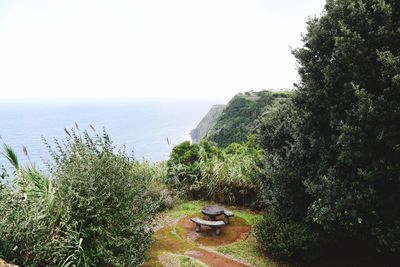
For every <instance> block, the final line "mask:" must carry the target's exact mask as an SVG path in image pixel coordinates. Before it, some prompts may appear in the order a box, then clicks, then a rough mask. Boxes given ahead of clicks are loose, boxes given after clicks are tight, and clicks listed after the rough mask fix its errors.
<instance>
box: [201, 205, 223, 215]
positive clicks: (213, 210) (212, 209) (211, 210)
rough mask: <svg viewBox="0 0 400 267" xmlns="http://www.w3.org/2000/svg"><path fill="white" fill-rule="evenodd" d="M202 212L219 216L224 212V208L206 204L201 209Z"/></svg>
mask: <svg viewBox="0 0 400 267" xmlns="http://www.w3.org/2000/svg"><path fill="white" fill-rule="evenodd" d="M201 212H202V213H203V214H205V215H211V216H218V215H222V214H223V213H224V208H222V207H220V206H205V207H204V208H202V209H201Z"/></svg>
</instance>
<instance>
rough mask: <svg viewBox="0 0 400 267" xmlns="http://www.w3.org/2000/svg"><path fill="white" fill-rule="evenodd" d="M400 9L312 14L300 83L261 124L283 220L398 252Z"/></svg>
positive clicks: (271, 189) (374, 3) (330, 5)
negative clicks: (315, 16) (318, 16)
mask: <svg viewBox="0 0 400 267" xmlns="http://www.w3.org/2000/svg"><path fill="white" fill-rule="evenodd" d="M399 16H400V3H399V2H398V1H391V0H386V1H378V0H361V1H355V0H338V1H327V4H326V6H325V12H324V13H323V15H322V17H321V18H313V19H311V20H310V21H309V23H308V28H307V29H308V33H307V34H306V35H305V36H304V38H303V42H304V46H303V47H302V48H300V49H297V50H295V51H294V55H295V56H296V58H297V60H298V62H299V65H300V67H299V74H300V77H301V81H300V83H299V84H298V85H297V87H298V88H297V89H298V90H297V92H296V93H295V94H294V95H293V97H291V100H290V102H289V103H287V104H286V105H285V106H281V107H278V108H276V110H273V111H271V112H270V113H268V114H267V116H265V117H264V119H263V120H262V123H261V125H260V127H259V135H258V136H259V140H260V144H261V146H262V147H263V148H264V149H265V151H266V154H267V155H266V159H265V164H264V165H265V167H264V172H263V175H262V177H263V178H262V181H263V188H264V196H265V200H266V203H267V204H269V205H270V207H271V208H272V209H274V210H275V211H276V212H277V214H278V217H277V218H278V219H277V221H279V223H285V224H289V225H291V224H293V223H295V224H299V225H302V226H301V227H304V228H305V229H307V228H310V227H311V228H312V229H318V231H319V233H321V235H323V236H326V237H327V240H328V241H329V244H330V245H333V244H341V243H344V242H346V240H350V239H351V240H353V241H358V243H359V244H369V245H371V246H373V247H375V249H376V250H378V251H381V252H386V253H393V255H394V254H397V255H398V254H399V253H400V246H399V242H398V240H400V231H399V228H398V223H399V218H400V207H399V206H398V205H397V203H399V201H400V179H399V173H400V163H399V161H398V159H399V158H400V149H399V144H400V124H399V123H398V121H399V119H400V109H399V102H400V78H399V73H400V47H399V46H398V44H399V42H400V32H399V30H398V29H399V28H400V20H399V19H398V18H399ZM277 225H279V224H277ZM316 226H317V227H316ZM271 232H272V230H271ZM262 238H265V240H269V241H272V242H274V239H269V237H268V236H267V235H264V236H263V237H262ZM278 240H279V239H278ZM289 240H290V239H288V246H286V247H288V248H289V250H288V251H287V252H286V253H285V254H286V255H293V254H296V250H295V249H294V248H293V249H290V247H291V246H289V245H290V244H289ZM310 240H313V239H312V238H311V239H310ZM283 241H284V240H283ZM306 242H308V241H307V239H306ZM310 242H311V241H310ZM263 243H264V244H266V245H267V243H268V242H267V241H265V242H263ZM277 245H279V244H277ZM268 246H273V244H271V243H270V244H269V245H268ZM277 247H279V246H277Z"/></svg>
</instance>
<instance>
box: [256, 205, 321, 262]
mask: <svg viewBox="0 0 400 267" xmlns="http://www.w3.org/2000/svg"><path fill="white" fill-rule="evenodd" d="M256 236H257V239H258V240H259V242H260V244H261V245H262V246H263V248H264V249H265V250H266V251H267V252H268V253H270V254H271V255H272V256H275V257H297V258H301V259H313V258H315V257H316V256H317V254H316V253H318V249H317V248H318V244H319V242H320V241H319V239H320V238H319V236H318V233H317V232H315V231H313V230H312V229H310V228H309V227H308V226H306V225H305V224H301V223H296V222H284V221H283V220H282V219H281V218H279V217H278V216H277V215H276V214H275V213H274V212H270V213H268V214H267V215H265V216H264V217H263V220H262V221H261V222H260V223H259V224H258V225H257V227H256Z"/></svg>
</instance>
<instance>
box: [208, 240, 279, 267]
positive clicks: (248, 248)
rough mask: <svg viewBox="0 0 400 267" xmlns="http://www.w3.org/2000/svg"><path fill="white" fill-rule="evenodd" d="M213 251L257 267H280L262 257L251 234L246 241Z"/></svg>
mask: <svg viewBox="0 0 400 267" xmlns="http://www.w3.org/2000/svg"><path fill="white" fill-rule="evenodd" d="M215 250H216V251H217V252H219V253H222V254H225V255H228V256H231V257H234V258H235V259H238V260H241V261H244V262H247V263H249V264H251V265H254V266H257V267H275V266H281V265H278V264H277V263H275V262H273V261H272V260H270V259H268V258H266V257H265V256H264V255H263V253H262V250H261V249H260V248H259V247H258V244H257V241H256V239H255V237H254V236H253V235H252V234H251V235H250V236H249V237H248V238H247V239H246V240H243V241H240V242H238V243H235V244H232V245H228V246H224V247H218V248H216V249H215Z"/></svg>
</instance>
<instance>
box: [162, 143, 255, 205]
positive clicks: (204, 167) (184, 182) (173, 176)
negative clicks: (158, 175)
mask: <svg viewBox="0 0 400 267" xmlns="http://www.w3.org/2000/svg"><path fill="white" fill-rule="evenodd" d="M261 156H262V153H261V151H260V149H259V148H258V147H257V146H256V144H255V139H254V137H250V138H249V140H248V141H247V143H246V144H236V143H234V144H231V145H230V146H228V147H227V148H225V149H220V148H218V147H216V146H213V145H211V144H210V143H208V142H207V141H206V140H202V141H201V142H200V144H190V143H189V142H184V143H182V144H179V145H177V146H176V147H175V148H174V149H173V151H172V153H171V157H170V159H169V161H168V180H167V181H166V182H167V184H168V185H169V186H171V187H173V188H175V189H177V190H178V191H183V192H185V193H186V195H187V196H188V197H189V198H194V199H198V198H206V199H208V200H212V201H217V202H222V203H227V204H234V203H235V204H239V205H256V204H257V203H256V196H257V192H258V184H257V176H256V174H257V172H258V167H257V161H258V160H259V159H260V158H261Z"/></svg>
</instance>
